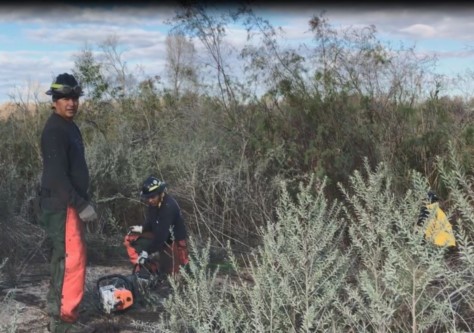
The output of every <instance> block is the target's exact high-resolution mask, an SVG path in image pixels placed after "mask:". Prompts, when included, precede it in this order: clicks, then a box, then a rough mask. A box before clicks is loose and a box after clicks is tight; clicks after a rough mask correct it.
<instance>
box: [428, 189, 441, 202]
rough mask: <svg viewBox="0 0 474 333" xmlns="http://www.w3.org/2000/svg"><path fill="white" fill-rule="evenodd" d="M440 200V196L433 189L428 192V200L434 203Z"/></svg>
mask: <svg viewBox="0 0 474 333" xmlns="http://www.w3.org/2000/svg"><path fill="white" fill-rule="evenodd" d="M438 201H439V198H438V196H437V195H436V193H434V192H433V191H429V192H428V202H429V203H430V204H432V203H435V202H438Z"/></svg>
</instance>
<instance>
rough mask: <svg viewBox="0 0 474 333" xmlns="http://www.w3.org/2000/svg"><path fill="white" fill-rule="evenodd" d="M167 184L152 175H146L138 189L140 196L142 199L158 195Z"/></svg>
mask: <svg viewBox="0 0 474 333" xmlns="http://www.w3.org/2000/svg"><path fill="white" fill-rule="evenodd" d="M166 186H167V184H166V183H165V182H164V181H162V180H160V179H158V178H156V177H153V176H150V177H148V178H147V179H145V181H144V182H143V185H142V190H141V191H140V197H141V198H142V199H148V198H151V197H154V196H155V195H159V194H161V193H163V192H164V191H165V190H166Z"/></svg>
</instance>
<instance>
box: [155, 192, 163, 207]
mask: <svg viewBox="0 0 474 333" xmlns="http://www.w3.org/2000/svg"><path fill="white" fill-rule="evenodd" d="M164 197H165V192H162V193H161V194H160V196H159V197H158V198H159V201H158V203H157V204H156V206H157V207H158V208H160V207H161V203H162V202H163V198H164Z"/></svg>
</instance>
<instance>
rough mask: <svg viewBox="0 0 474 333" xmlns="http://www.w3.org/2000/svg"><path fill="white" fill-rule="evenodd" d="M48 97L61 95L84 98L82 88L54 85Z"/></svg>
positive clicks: (48, 92)
mask: <svg viewBox="0 0 474 333" xmlns="http://www.w3.org/2000/svg"><path fill="white" fill-rule="evenodd" d="M46 93H47V94H48V95H51V94H61V95H77V96H82V95H83V93H82V88H81V87H80V86H75V87H71V86H68V85H67V84H59V83H53V84H52V85H51V89H50V90H49V91H47V92H46Z"/></svg>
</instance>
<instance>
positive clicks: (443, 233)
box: [425, 202, 456, 246]
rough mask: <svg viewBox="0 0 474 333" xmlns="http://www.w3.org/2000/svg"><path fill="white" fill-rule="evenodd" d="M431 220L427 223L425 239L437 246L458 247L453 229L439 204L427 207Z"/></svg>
mask: <svg viewBox="0 0 474 333" xmlns="http://www.w3.org/2000/svg"><path fill="white" fill-rule="evenodd" d="M426 208H427V209H428V211H429V212H430V215H429V216H430V219H429V220H428V221H427V222H426V230H425V238H426V240H428V241H430V242H432V243H433V244H435V245H437V246H456V239H455V238H454V233H453V228H452V226H451V223H449V221H448V218H447V217H446V214H445V213H444V212H443V210H442V209H441V208H440V207H439V204H438V203H437V202H435V203H432V204H429V205H427V206H426Z"/></svg>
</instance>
